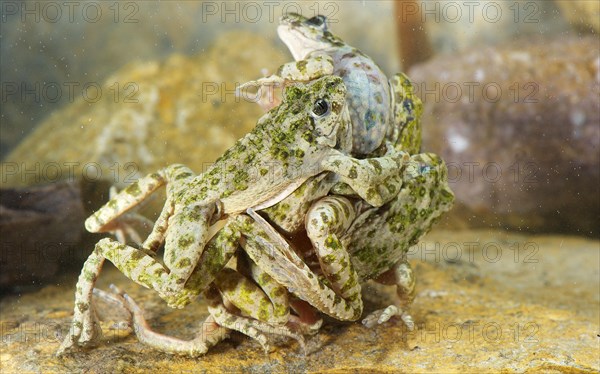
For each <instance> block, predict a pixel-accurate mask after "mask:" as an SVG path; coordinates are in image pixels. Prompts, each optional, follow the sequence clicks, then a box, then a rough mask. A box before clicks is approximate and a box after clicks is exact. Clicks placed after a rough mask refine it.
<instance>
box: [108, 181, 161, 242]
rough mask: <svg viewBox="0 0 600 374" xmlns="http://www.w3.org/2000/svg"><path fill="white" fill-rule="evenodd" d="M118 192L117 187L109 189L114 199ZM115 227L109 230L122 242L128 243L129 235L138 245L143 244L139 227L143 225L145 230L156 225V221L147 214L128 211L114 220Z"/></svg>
mask: <svg viewBox="0 0 600 374" xmlns="http://www.w3.org/2000/svg"><path fill="white" fill-rule="evenodd" d="M117 194H118V191H117V188H116V187H115V186H112V187H111V188H110V190H109V197H110V199H111V200H112V199H113V198H115V197H116V196H117ZM112 226H113V229H112V230H110V231H109V232H110V233H111V234H113V235H114V236H115V237H116V239H117V241H119V242H120V243H121V244H127V237H129V238H130V239H131V240H132V241H133V242H134V243H135V244H137V245H138V246H141V245H142V242H143V240H142V237H141V236H140V234H139V233H138V230H137V228H138V227H139V228H141V227H143V228H144V230H148V229H149V228H152V227H154V222H152V220H150V219H148V218H146V217H145V216H143V215H141V214H139V213H136V212H127V213H125V214H123V215H122V216H120V217H118V218H117V219H115V220H114V221H113V222H112Z"/></svg>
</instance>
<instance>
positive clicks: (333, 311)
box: [240, 209, 362, 328]
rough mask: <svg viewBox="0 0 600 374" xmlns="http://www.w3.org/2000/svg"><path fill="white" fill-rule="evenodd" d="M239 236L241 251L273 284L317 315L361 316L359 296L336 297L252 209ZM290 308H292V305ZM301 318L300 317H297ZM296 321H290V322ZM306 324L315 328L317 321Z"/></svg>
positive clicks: (352, 318) (355, 317)
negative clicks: (293, 296) (243, 243)
mask: <svg viewBox="0 0 600 374" xmlns="http://www.w3.org/2000/svg"><path fill="white" fill-rule="evenodd" d="M247 213H248V216H245V215H240V217H245V220H246V222H245V224H244V225H243V231H242V235H243V236H244V240H245V242H246V243H245V246H244V249H245V252H246V253H247V254H248V256H249V257H250V258H251V259H252V260H253V261H254V262H255V263H256V264H257V265H258V266H259V267H261V268H262V269H264V271H266V272H267V273H268V274H269V275H270V276H271V277H273V279H275V281H276V282H277V283H279V284H281V285H283V286H285V287H286V288H287V289H288V291H289V292H290V293H292V294H293V295H295V296H296V297H298V298H299V299H301V300H303V301H306V302H307V303H308V304H310V305H311V306H312V307H314V308H315V309H317V310H318V311H320V312H323V313H325V314H328V315H330V316H332V317H334V318H336V319H339V320H342V321H355V320H357V319H358V318H360V315H361V313H362V300H361V299H360V297H359V298H358V299H357V300H354V301H353V302H351V301H349V300H348V301H347V300H345V299H343V298H342V297H340V296H339V295H338V294H336V292H335V291H334V290H333V289H332V288H331V285H330V284H329V282H328V281H327V279H326V278H324V277H322V276H319V275H317V274H315V272H314V271H313V270H311V269H310V268H309V267H308V266H307V265H306V263H305V262H304V260H303V259H302V258H300V256H298V254H297V253H296V252H295V251H294V249H293V248H292V247H291V245H290V244H289V243H288V242H287V241H286V240H285V239H284V238H283V237H282V236H281V234H280V233H279V232H277V231H276V230H275V229H274V228H273V227H272V226H271V225H270V224H269V223H268V222H266V220H265V219H264V218H263V217H262V216H261V215H260V214H258V213H257V212H255V211H254V210H252V209H248V210H247ZM293 307H294V305H293ZM301 317H302V316H301ZM295 321H297V320H296V319H293V322H295ZM309 323H311V324H313V325H314V326H315V328H318V327H317V326H318V324H319V323H320V321H319V320H318V319H315V318H312V321H310V322H309Z"/></svg>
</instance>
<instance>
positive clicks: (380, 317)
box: [362, 305, 415, 331]
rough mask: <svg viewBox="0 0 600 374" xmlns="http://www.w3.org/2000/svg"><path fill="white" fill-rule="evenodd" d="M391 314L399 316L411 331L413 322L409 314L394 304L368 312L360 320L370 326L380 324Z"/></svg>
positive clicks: (388, 318)
mask: <svg viewBox="0 0 600 374" xmlns="http://www.w3.org/2000/svg"><path fill="white" fill-rule="evenodd" d="M393 316H400V319H401V320H402V322H404V324H405V325H406V327H408V330H409V331H413V330H414V328H415V322H414V321H413V318H412V316H411V315H410V314H408V312H407V311H403V310H402V309H400V308H398V307H397V306H396V305H390V306H388V307H387V308H384V309H379V310H376V311H374V312H372V313H370V314H369V315H368V316H367V317H366V318H365V319H363V320H362V324H363V325H365V326H366V327H368V328H371V327H373V326H376V325H381V324H383V323H385V322H387V321H389V320H390V319H391V318H392V317H393Z"/></svg>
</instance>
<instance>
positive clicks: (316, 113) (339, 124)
mask: <svg viewBox="0 0 600 374" xmlns="http://www.w3.org/2000/svg"><path fill="white" fill-rule="evenodd" d="M345 105H346V86H345V85H344V82H343V80H342V79H341V78H340V77H337V76H325V77H322V78H319V79H316V80H314V81H311V82H308V83H302V82H297V83H292V84H290V85H288V86H286V87H285V90H284V93H283V102H282V104H281V105H280V106H279V107H278V108H277V112H278V113H279V116H280V115H281V114H285V117H284V118H285V120H284V121H282V122H283V123H282V124H280V125H279V126H277V127H278V130H277V131H283V132H287V133H289V134H294V135H295V136H294V137H295V138H296V140H294V142H302V143H305V142H307V143H309V144H306V143H305V145H306V146H308V147H312V146H326V147H332V148H333V147H335V148H347V139H346V138H347V137H348V136H349V134H348V125H347V123H346V121H344V120H343V117H344V116H343V113H344V110H343V109H344V106H345ZM296 117H297V119H298V120H291V119H292V118H296ZM298 137H299V138H298ZM290 138H291V137H288V139H290Z"/></svg>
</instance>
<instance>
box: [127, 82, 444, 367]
mask: <svg viewBox="0 0 600 374" xmlns="http://www.w3.org/2000/svg"><path fill="white" fill-rule="evenodd" d="M399 85H400V86H401V87H402V90H400V91H399V92H400V93H401V94H402V96H399V97H398V99H399V102H400V101H410V103H411V105H412V104H414V108H415V109H416V110H420V108H419V107H420V105H421V102H420V101H419V100H418V98H416V97H414V92H413V88H412V85H411V84H410V81H409V80H408V79H404V80H403V81H402V82H400V83H399ZM404 107H405V108H410V106H404ZM405 118H406V120H405V122H403V126H405V127H406V128H418V127H419V123H414V122H416V121H418V119H417V118H416V117H413V116H412V115H411V113H405ZM411 139H414V135H413V134H412V133H410V132H404V133H403V137H400V138H399V139H397V141H396V143H395V144H390V143H388V144H387V146H394V147H396V148H400V149H401V148H404V147H405V144H406V143H407V142H410V141H411ZM406 165H407V166H406V167H405V168H400V169H398V170H399V172H398V175H399V176H400V178H401V179H402V184H401V186H400V189H399V191H398V193H397V195H396V197H395V199H393V200H392V201H390V202H388V203H386V204H384V205H382V206H379V207H374V206H372V205H370V204H369V203H367V202H366V201H365V200H362V199H360V198H359V197H357V196H342V195H339V194H331V193H330V192H331V190H332V188H333V186H335V185H336V184H337V183H338V181H337V179H336V178H335V175H333V174H331V173H324V174H320V175H317V176H314V177H311V178H310V179H308V180H307V181H306V182H305V183H304V184H303V185H302V186H301V187H300V188H298V189H297V190H295V191H294V192H293V193H292V194H290V195H289V196H287V197H286V198H285V199H283V200H282V201H281V202H279V203H278V204H276V205H274V206H272V207H269V208H266V209H262V210H253V209H248V210H247V211H246V214H242V215H240V216H238V217H237V219H238V222H237V223H238V229H239V230H240V232H241V237H240V243H241V246H242V247H243V251H242V252H241V253H239V256H240V257H241V256H243V257H244V258H245V260H244V262H245V263H246V264H249V266H250V267H251V268H252V269H253V270H252V271H251V272H248V271H245V272H244V271H242V272H239V267H238V269H237V270H236V271H234V270H233V269H228V272H229V275H227V276H226V279H227V281H228V282H229V284H230V285H235V286H234V287H230V288H235V289H239V288H245V289H247V290H250V289H251V285H252V286H253V287H254V289H252V295H253V296H252V297H248V296H246V297H245V298H244V297H239V295H231V294H227V293H226V292H223V287H222V286H220V285H216V284H215V285H213V288H212V291H211V293H210V294H207V295H206V297H207V300H208V301H209V305H219V306H220V308H221V309H220V310H215V309H214V306H209V310H210V311H211V315H210V316H209V318H207V321H205V323H204V325H203V326H207V325H208V326H211V323H214V318H215V317H213V313H214V315H215V316H216V318H217V319H219V318H221V316H222V315H223V314H226V315H227V318H228V319H229V320H231V321H235V322H236V324H235V325H236V327H237V330H238V331H241V332H243V333H244V334H246V335H248V336H250V337H253V338H254V339H256V340H257V341H259V343H260V344H261V345H263V347H265V346H266V337H265V336H264V334H261V333H260V332H261V331H262V332H265V331H266V332H269V333H271V334H276V335H284V336H288V337H292V338H295V339H296V340H297V341H298V342H299V343H300V345H301V346H304V342H303V339H302V335H303V334H314V333H316V332H317V331H318V329H319V327H320V326H321V324H322V319H321V318H320V316H319V315H318V314H317V312H322V313H325V314H327V315H329V316H331V317H333V318H335V319H338V320H346V321H353V320H356V319H358V318H359V317H361V314H362V299H361V297H360V292H361V288H360V287H361V284H364V283H365V282H367V281H369V280H374V281H376V282H379V283H383V284H388V285H395V286H396V293H397V296H398V298H397V302H396V303H395V304H393V305H390V306H388V307H386V308H383V309H380V310H376V311H374V312H372V313H370V314H368V315H367V316H366V317H365V318H364V319H363V324H364V325H365V326H367V327H374V326H376V325H379V324H383V323H385V322H387V321H389V320H390V319H391V318H392V317H394V316H399V317H400V319H401V320H402V321H403V323H405V324H406V326H407V327H408V328H409V329H413V328H414V322H413V320H412V317H411V316H410V314H409V308H410V304H411V303H412V301H413V298H414V295H415V275H414V273H413V271H412V268H411V267H410V263H409V262H408V260H407V256H406V254H407V250H408V248H409V247H410V246H411V245H414V244H416V243H417V242H418V240H419V239H420V238H421V237H422V236H423V235H424V234H425V233H426V232H427V231H428V230H429V229H430V228H431V227H432V225H433V224H434V223H435V221H436V220H438V219H439V218H440V217H441V215H442V214H443V213H444V212H445V211H447V210H449V209H450V207H451V206H452V201H453V193H452V191H451V190H450V188H449V187H448V183H447V169H446V166H445V165H444V163H443V160H441V159H440V158H439V157H438V156H436V155H434V154H431V153H421V154H413V155H411V156H410V161H409V162H408V163H407V164H406ZM307 243H308V245H307ZM323 250H326V251H329V252H328V253H323V252H321V253H319V252H318V251H323ZM324 265H325V266H324ZM246 267H248V265H246ZM257 271H258V272H259V273H260V275H259V276H257V275H256V274H257V273H256V272H257ZM236 272H237V273H236ZM340 274H342V276H345V277H346V278H342V276H341V275H340ZM245 277H246V278H245ZM246 281H249V282H252V281H254V283H251V285H245V286H243V287H241V286H240V285H241V284H242V283H243V282H246ZM348 285H350V286H348ZM271 290H276V292H271V293H270V291H271ZM248 294H249V292H247V295H248ZM275 294H277V295H275ZM275 296H277V297H278V298H279V299H278V300H275ZM120 297H121V300H122V301H121V307H122V308H126V309H127V310H128V311H129V313H131V315H132V316H133V319H134V321H135V322H134V325H135V328H134V330H135V331H136V334H137V335H138V338H139V340H140V341H142V342H144V343H146V344H147V345H150V346H151V347H153V348H155V349H158V350H161V351H165V352H169V353H177V354H187V355H189V354H190V352H192V354H193V355H199V354H203V353H205V352H206V351H207V349H208V345H207V343H210V344H211V346H212V345H214V344H216V343H217V341H218V339H215V338H214V337H215V336H218V337H219V338H220V339H224V338H225V337H226V336H227V335H226V334H220V335H219V334H217V333H216V332H215V333H214V334H213V335H209V334H204V338H203V339H202V338H201V337H198V338H196V339H194V340H191V341H184V340H181V339H177V338H173V337H168V336H164V335H161V334H157V333H156V332H154V331H152V330H151V328H150V327H149V326H148V324H147V322H146V321H145V319H144V316H143V311H142V309H141V308H140V307H139V306H138V305H137V304H136V303H135V301H134V300H133V299H131V298H130V297H129V296H127V295H126V294H124V293H121V294H120ZM219 297H220V299H219ZM225 299H226V300H227V301H228V302H229V303H230V304H233V305H235V306H236V307H237V308H238V310H239V311H240V313H238V314H237V315H236V314H235V313H232V312H231V308H229V309H228V308H226V307H225V306H224V303H223V301H224V300H225ZM244 299H245V300H244ZM254 300H270V301H271V302H272V303H273V307H274V309H276V310H277V312H276V313H273V312H268V313H267V312H265V313H262V315H261V313H260V312H259V311H260V309H261V308H260V307H259V305H269V302H268V301H264V302H261V303H256V302H254ZM290 307H291V308H292V309H293V310H294V312H295V313H296V314H295V315H292V314H290V311H289V309H290ZM211 308H213V309H211ZM283 324H285V326H283ZM216 326H219V328H222V326H221V325H219V324H218V323H217V324H216V325H215V326H213V328H212V329H209V330H210V331H213V330H214V331H221V330H219V329H218V328H217V327H216ZM203 330H206V328H204V329H203Z"/></svg>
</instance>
